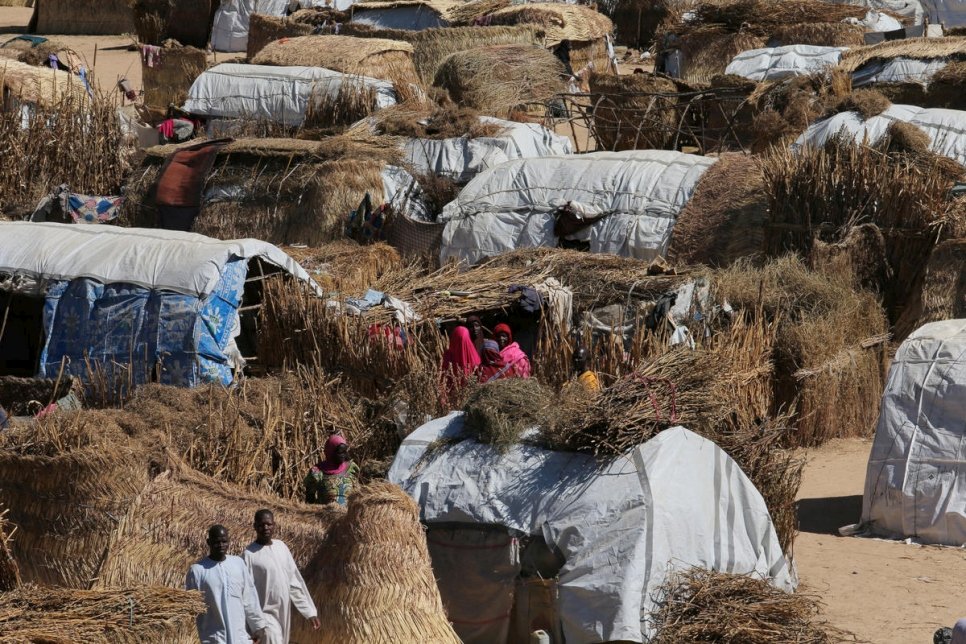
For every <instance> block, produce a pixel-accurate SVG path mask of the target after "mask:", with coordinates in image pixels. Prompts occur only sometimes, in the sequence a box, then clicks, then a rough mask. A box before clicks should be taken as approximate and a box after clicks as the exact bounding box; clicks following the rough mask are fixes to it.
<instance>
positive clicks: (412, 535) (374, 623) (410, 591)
mask: <svg viewBox="0 0 966 644" xmlns="http://www.w3.org/2000/svg"><path fill="white" fill-rule="evenodd" d="M321 551H322V552H323V553H324V561H322V562H320V564H321V565H319V566H318V568H315V569H314V570H313V571H312V574H313V576H312V578H311V579H310V580H309V585H310V587H311V591H312V595H313V597H315V598H316V600H317V602H318V608H319V619H320V620H321V621H322V623H323V624H325V628H324V629H323V630H322V631H321V633H322V641H323V642H340V643H358V644H362V643H364V642H434V643H439V644H443V643H449V642H452V643H453V644H457V643H458V642H459V641H460V639H459V637H457V635H456V633H455V631H453V628H452V626H451V625H450V624H449V622H448V621H447V620H446V613H445V611H444V610H443V602H442V599H441V598H440V594H439V588H438V587H437V586H436V579H435V578H434V577H433V569H432V567H431V565H430V560H429V549H428V548H427V546H426V535H425V533H424V532H423V527H422V525H421V524H420V522H419V508H418V506H417V505H416V503H415V502H414V501H413V500H412V499H411V498H409V497H408V496H407V495H406V494H405V493H404V492H403V491H402V490H400V489H399V488H398V487H396V486H394V485H392V484H391V483H388V482H386V481H376V482H373V483H370V484H369V485H367V486H365V487H362V488H360V489H359V490H358V491H356V492H355V493H354V494H352V495H351V496H350V497H349V507H348V512H347V513H346V515H345V516H344V517H343V518H341V519H339V520H338V521H336V522H335V523H334V524H333V525H332V528H331V530H330V532H329V536H328V537H327V538H326V540H325V543H324V544H323V545H322V548H321Z"/></svg>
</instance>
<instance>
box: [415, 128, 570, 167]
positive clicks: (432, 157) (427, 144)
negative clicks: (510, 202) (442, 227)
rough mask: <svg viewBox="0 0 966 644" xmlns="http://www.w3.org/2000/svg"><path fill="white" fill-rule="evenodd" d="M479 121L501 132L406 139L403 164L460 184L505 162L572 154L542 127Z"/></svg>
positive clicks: (567, 145)
mask: <svg viewBox="0 0 966 644" xmlns="http://www.w3.org/2000/svg"><path fill="white" fill-rule="evenodd" d="M480 121H482V122H483V123H490V124H493V125H498V126H500V127H501V128H503V129H502V131H501V132H499V133H498V134H496V135H494V136H483V137H478V138H475V139H468V138H466V137H459V138H451V139H442V140H434V139H410V140H409V141H407V142H406V143H405V146H404V148H403V149H404V151H405V153H406V160H407V161H408V162H409V163H410V164H411V165H412V166H413V167H414V168H415V169H416V170H417V171H419V172H431V173H433V174H437V175H442V176H445V177H449V178H450V179H453V180H454V181H457V182H459V183H464V182H466V181H469V180H470V179H472V178H473V177H474V176H476V175H477V174H479V173H480V172H482V171H483V170H487V169H489V168H492V167H495V166H497V165H499V164H501V163H504V162H506V161H511V160H514V159H525V158H532V157H543V156H554V155H564V154H573V151H574V148H573V145H572V144H571V142H570V139H569V138H567V137H565V136H560V135H559V134H554V133H553V132H551V131H550V130H548V129H547V128H545V127H543V126H542V125H538V124H536V123H516V122H513V121H504V120H502V119H497V118H493V117H489V116H482V117H480Z"/></svg>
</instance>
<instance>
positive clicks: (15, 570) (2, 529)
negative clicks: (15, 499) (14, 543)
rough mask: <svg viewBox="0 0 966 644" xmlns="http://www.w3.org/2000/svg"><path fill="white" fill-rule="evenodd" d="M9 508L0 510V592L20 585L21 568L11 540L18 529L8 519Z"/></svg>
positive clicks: (14, 588)
mask: <svg viewBox="0 0 966 644" xmlns="http://www.w3.org/2000/svg"><path fill="white" fill-rule="evenodd" d="M7 512H9V510H2V511H0V593H5V592H8V591H11V590H16V589H17V588H19V587H20V583H21V582H20V568H19V567H17V560H16V559H14V558H13V552H11V549H10V542H11V540H12V539H13V533H14V531H15V530H16V529H17V528H16V526H13V525H12V524H11V523H10V522H9V521H8V520H7Z"/></svg>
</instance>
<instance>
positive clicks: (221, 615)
mask: <svg viewBox="0 0 966 644" xmlns="http://www.w3.org/2000/svg"><path fill="white" fill-rule="evenodd" d="M185 588H187V589H188V590H200V591H201V592H202V594H203V595H204V598H205V603H206V604H207V605H208V610H207V612H205V614H204V615H199V616H198V619H197V620H196V621H197V626H198V637H199V639H201V644H251V642H252V641H254V642H261V643H264V631H265V627H266V626H267V625H268V623H267V621H266V620H265V616H264V615H263V614H262V611H261V609H260V608H259V607H258V594H257V593H256V592H255V584H254V583H253V581H252V576H251V573H250V572H249V571H248V567H247V566H246V565H245V562H244V561H242V559H241V557H233V556H231V555H229V554H228V530H227V529H226V528H225V527H224V526H221V525H213V526H211V528H209V529H208V556H207V557H205V558H204V559H202V560H201V561H199V562H198V563H196V564H194V565H193V566H191V568H190V569H189V570H188V577H187V579H186V580H185ZM246 627H247V628H246ZM249 633H254V634H255V637H254V638H252V637H251V636H250V635H249Z"/></svg>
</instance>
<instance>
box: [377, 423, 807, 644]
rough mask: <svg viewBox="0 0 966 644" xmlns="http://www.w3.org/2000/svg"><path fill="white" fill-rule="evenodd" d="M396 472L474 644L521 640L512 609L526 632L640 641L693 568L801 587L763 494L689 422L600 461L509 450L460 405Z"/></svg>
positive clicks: (413, 446) (392, 474)
mask: <svg viewBox="0 0 966 644" xmlns="http://www.w3.org/2000/svg"><path fill="white" fill-rule="evenodd" d="M440 445H442V447H439V446H440ZM430 446H433V447H430ZM389 480H390V481H392V482H393V483H396V484H397V485H399V486H400V487H402V488H403V490H405V491H406V492H407V493H408V494H409V495H410V496H412V497H413V498H414V499H415V500H416V502H417V503H418V504H419V509H420V518H421V520H422V521H423V522H424V523H425V524H427V525H428V528H429V531H428V535H427V541H428V542H429V549H430V555H431V557H432V560H433V571H434V573H435V575H436V577H437V579H438V580H439V585H440V590H441V592H442V595H443V603H444V605H445V606H446V609H447V616H448V617H449V619H450V620H451V621H452V622H453V624H454V627H455V628H456V631H457V633H458V634H459V635H460V638H461V639H462V640H463V641H464V642H471V643H475V642H495V643H500V642H505V641H518V640H517V639H514V638H513V637H512V636H511V637H510V639H509V640H508V635H509V634H510V631H511V630H513V631H514V632H516V628H513V629H511V626H510V621H511V620H510V616H511V614H512V615H513V617H514V621H515V622H519V623H521V624H522V627H521V630H523V631H524V634H525V633H527V632H529V631H526V629H527V628H531V627H533V626H537V625H539V627H541V628H546V629H548V630H550V631H552V632H555V633H558V634H560V633H562V636H563V639H560V638H559V635H558V637H555V638H554V641H567V642H599V641H614V640H621V641H630V642H641V641H643V638H645V637H648V636H650V635H652V634H653V633H651V628H650V627H649V624H648V622H647V620H646V617H647V614H648V613H650V612H652V611H653V609H654V607H655V605H654V601H655V597H654V595H655V590H656V589H657V588H658V586H660V585H661V583H662V582H663V581H664V579H665V577H666V576H667V574H668V573H670V572H672V571H673V570H675V569H679V568H686V567H690V566H702V567H706V568H710V569H713V570H721V571H728V572H740V573H757V574H760V575H762V576H765V577H767V578H769V579H770V580H772V583H774V584H775V585H776V586H778V587H779V588H783V589H785V590H788V591H791V590H793V589H794V587H795V585H796V579H795V574H794V571H793V570H792V569H791V568H790V566H789V564H788V562H787V560H786V558H785V556H784V555H783V554H782V551H781V548H780V547H779V545H778V539H777V537H776V535H775V529H774V527H773V525H772V522H771V518H770V516H769V514H768V510H767V508H766V507H765V502H764V501H763V500H762V497H761V495H760V494H759V493H758V491H757V490H756V489H755V487H754V486H753V485H752V484H751V482H750V481H749V480H748V478H747V477H746V476H745V475H744V473H742V471H741V469H740V468H739V467H738V466H737V465H736V464H735V462H734V461H733V460H731V458H730V457H729V456H728V455H727V454H725V453H724V452H723V451H722V450H721V449H720V448H719V447H718V446H717V445H715V444H714V443H712V442H711V441H708V440H706V439H704V438H702V437H700V436H698V435H697V434H694V433H692V432H690V431H688V430H687V429H685V428H683V427H675V428H672V429H669V430H667V431H664V432H662V433H661V434H659V435H658V436H656V437H655V438H653V439H651V440H650V441H648V442H647V443H645V444H643V445H640V446H638V447H637V448H635V449H633V450H631V451H630V452H628V453H627V454H625V455H623V456H621V457H619V458H616V459H614V460H612V461H610V462H609V463H606V464H601V463H600V462H598V461H597V460H595V459H594V458H593V457H592V456H589V455H584V454H576V453H569V452H556V451H550V450H547V449H543V448H541V447H537V446H534V445H528V444H518V445H515V446H513V447H511V448H509V450H508V451H506V452H505V453H501V452H500V451H499V450H498V449H497V448H495V447H493V446H490V445H485V444H481V443H478V442H476V441H475V440H473V439H472V438H467V437H465V436H464V427H463V415H462V412H453V413H451V414H449V415H448V416H446V417H443V418H439V419H436V420H433V421H431V422H429V423H427V424H426V425H423V426H422V427H420V428H419V429H417V430H416V431H415V432H413V433H412V434H410V435H409V436H408V437H407V438H406V440H405V441H403V444H402V446H401V447H400V449H399V452H398V453H397V455H396V459H395V461H394V462H393V465H392V468H391V469H390V471H389ZM528 575H529V576H528ZM528 595H529V601H528V598H527V596H528ZM541 602H543V603H544V610H543V611H538V612H540V613H541V614H539V615H535V614H534V606H536V605H538V604H540V603H541ZM514 603H515V604H516V608H515V609H514V608H513V606H514ZM517 635H519V633H517Z"/></svg>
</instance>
